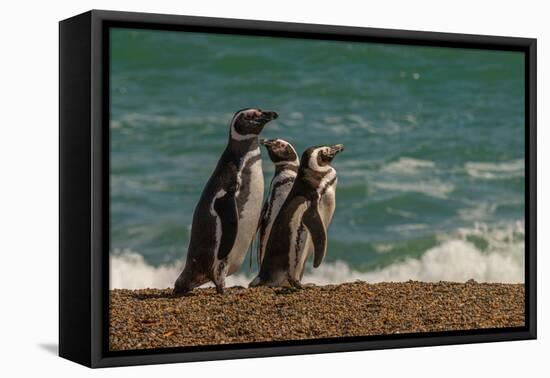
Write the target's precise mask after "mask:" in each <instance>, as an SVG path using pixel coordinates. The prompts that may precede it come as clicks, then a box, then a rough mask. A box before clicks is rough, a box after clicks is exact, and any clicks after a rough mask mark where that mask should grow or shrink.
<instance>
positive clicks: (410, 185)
mask: <svg viewBox="0 0 550 378" xmlns="http://www.w3.org/2000/svg"><path fill="white" fill-rule="evenodd" d="M374 186H375V187H376V188H378V189H383V190H393V191H398V192H416V193H422V194H425V195H427V196H430V197H436V198H447V195H448V194H449V193H451V192H452V191H453V190H454V189H455V186H454V185H453V184H447V183H444V182H442V181H439V180H430V181H419V182H375V183H374Z"/></svg>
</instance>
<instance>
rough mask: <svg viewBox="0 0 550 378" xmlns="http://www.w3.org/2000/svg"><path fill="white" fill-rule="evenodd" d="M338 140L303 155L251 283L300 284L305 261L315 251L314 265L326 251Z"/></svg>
mask: <svg viewBox="0 0 550 378" xmlns="http://www.w3.org/2000/svg"><path fill="white" fill-rule="evenodd" d="M343 149H344V146H343V145H341V144H336V145H334V146H319V147H311V148H308V149H307V150H306V151H305V152H304V153H303V155H302V159H301V161H300V168H299V169H298V175H297V176H296V180H295V181H294V185H293V186H292V190H291V191H290V193H289V194H288V196H287V198H286V200H285V202H284V203H283V205H282V207H281V209H280V211H279V214H278V215H277V218H276V219H275V222H274V223H273V226H272V228H271V233H270V235H269V239H268V242H267V246H266V250H265V256H264V258H263V260H262V264H261V267H260V273H259V274H258V277H256V278H255V279H254V280H253V281H252V282H251V283H250V286H259V285H266V286H281V285H283V284H285V283H287V282H288V283H289V284H290V285H292V286H294V287H301V284H300V280H301V279H302V275H303V271H304V265H305V262H306V260H307V257H308V256H309V254H311V253H312V254H314V259H313V267H315V268H317V267H318V266H319V265H320V264H321V262H322V261H323V258H324V256H325V253H326V248H327V230H328V226H329V225H330V222H331V221H332V216H333V214H334V209H335V207H336V197H335V192H336V183H337V178H336V170H335V169H334V168H333V167H332V166H331V162H332V159H334V157H335V156H336V154H338V153H339V152H341V151H342V150H343Z"/></svg>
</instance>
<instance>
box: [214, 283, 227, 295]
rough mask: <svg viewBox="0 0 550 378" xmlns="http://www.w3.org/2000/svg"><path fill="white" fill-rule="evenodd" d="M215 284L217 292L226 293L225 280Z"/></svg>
mask: <svg viewBox="0 0 550 378" xmlns="http://www.w3.org/2000/svg"><path fill="white" fill-rule="evenodd" d="M214 285H216V292H217V293H218V294H224V293H225V283H224V282H221V283H214Z"/></svg>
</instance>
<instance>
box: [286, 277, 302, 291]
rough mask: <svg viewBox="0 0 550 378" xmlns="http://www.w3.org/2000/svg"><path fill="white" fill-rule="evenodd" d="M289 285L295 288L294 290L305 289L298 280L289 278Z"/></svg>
mask: <svg viewBox="0 0 550 378" xmlns="http://www.w3.org/2000/svg"><path fill="white" fill-rule="evenodd" d="M288 283H289V284H290V286H291V287H293V288H294V289H299V290H300V289H303V288H304V287H303V286H302V284H301V283H300V281H298V280H295V279H294V278H289V279H288Z"/></svg>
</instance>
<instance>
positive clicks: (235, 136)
mask: <svg viewBox="0 0 550 378" xmlns="http://www.w3.org/2000/svg"><path fill="white" fill-rule="evenodd" d="M257 136H258V135H256V134H244V135H243V134H239V133H238V132H237V130H235V125H231V139H233V140H238V141H241V140H247V139H252V138H256V137H257Z"/></svg>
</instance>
